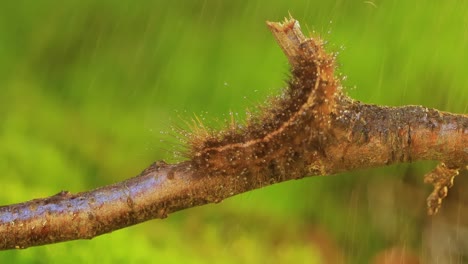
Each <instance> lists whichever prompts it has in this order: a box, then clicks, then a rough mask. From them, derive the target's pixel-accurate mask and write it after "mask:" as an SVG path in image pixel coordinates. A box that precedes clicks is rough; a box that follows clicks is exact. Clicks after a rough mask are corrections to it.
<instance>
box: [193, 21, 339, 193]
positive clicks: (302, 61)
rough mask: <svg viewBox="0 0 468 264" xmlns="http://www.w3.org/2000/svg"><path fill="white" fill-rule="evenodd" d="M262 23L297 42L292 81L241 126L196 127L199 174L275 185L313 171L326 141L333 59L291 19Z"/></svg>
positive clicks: (334, 84)
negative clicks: (223, 127) (222, 127)
mask: <svg viewBox="0 0 468 264" xmlns="http://www.w3.org/2000/svg"><path fill="white" fill-rule="evenodd" d="M267 24H268V26H269V27H270V29H271V30H272V31H273V32H274V33H275V34H274V35H275V37H276V39H277V41H278V42H284V41H293V42H294V43H298V44H299V45H297V46H298V48H297V49H295V50H293V51H291V50H289V51H288V52H289V54H288V58H289V60H290V64H291V78H290V80H289V81H288V83H287V84H288V85H287V88H286V89H285V90H284V92H283V94H282V95H281V96H279V97H276V98H273V99H270V105H268V106H264V107H262V108H261V109H260V111H259V113H258V115H256V116H254V117H251V118H249V119H248V120H247V121H246V124H245V126H243V128H240V127H239V126H237V125H236V124H235V123H234V122H232V124H231V126H230V127H228V128H227V129H225V130H223V131H220V132H209V131H207V130H206V129H204V128H200V129H198V131H197V133H194V135H193V136H192V137H191V138H190V140H189V142H190V150H189V156H190V157H191V161H190V162H191V166H192V167H193V168H194V169H195V171H198V172H200V176H206V175H209V176H221V175H229V176H237V177H242V179H243V180H244V181H246V182H251V183H253V184H255V183H259V182H261V180H265V179H267V181H266V182H276V181H278V180H280V179H283V178H284V177H285V174H286V172H287V173H288V177H290V178H301V177H303V176H305V175H306V174H307V173H308V172H311V170H316V169H317V166H316V165H314V164H313V163H314V160H316V157H317V155H321V153H320V146H321V144H322V141H323V140H327V138H325V136H323V132H324V131H325V130H327V129H328V127H329V123H330V120H331V115H332V114H333V111H334V106H335V100H336V98H337V96H338V95H339V94H341V86H340V84H339V81H338V80H337V79H336V78H335V77H334V68H335V66H334V65H335V64H334V59H335V58H334V55H330V54H327V53H326V52H325V51H324V48H323V42H322V41H321V40H320V39H319V38H305V37H304V35H302V33H301V31H300V27H299V24H298V22H297V21H296V20H294V19H289V20H285V21H284V23H282V24H277V23H270V22H268V23H267ZM280 46H283V45H280ZM201 174H203V175H201ZM258 177H262V179H260V178H258ZM252 181H253V182H252Z"/></svg>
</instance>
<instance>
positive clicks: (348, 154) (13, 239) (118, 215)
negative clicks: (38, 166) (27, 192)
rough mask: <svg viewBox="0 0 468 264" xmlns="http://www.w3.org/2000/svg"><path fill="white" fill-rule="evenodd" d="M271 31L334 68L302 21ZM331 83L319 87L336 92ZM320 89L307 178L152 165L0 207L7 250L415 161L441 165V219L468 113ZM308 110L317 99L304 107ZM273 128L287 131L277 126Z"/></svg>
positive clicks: (290, 49) (461, 157)
mask: <svg viewBox="0 0 468 264" xmlns="http://www.w3.org/2000/svg"><path fill="white" fill-rule="evenodd" d="M268 25H269V27H270V30H271V31H272V32H273V34H274V36H275V37H276V39H277V40H278V43H279V45H280V46H281V48H282V49H283V51H284V52H285V54H286V56H287V57H288V59H289V62H290V64H291V66H292V68H293V71H294V69H296V67H299V66H298V65H300V67H304V65H307V63H308V60H309V59H310V58H311V57H310V56H312V57H313V56H315V57H313V59H314V61H313V63H311V65H312V66H313V67H317V68H316V69H313V71H312V72H316V73H317V75H319V74H320V72H321V71H329V70H330V71H331V70H332V69H328V68H327V67H322V68H321V67H319V66H320V64H317V61H319V60H320V58H316V57H317V56H318V57H320V56H322V55H324V54H321V53H320V52H317V48H320V47H319V46H320V45H321V44H320V41H318V42H317V41H315V42H314V41H313V40H311V39H306V38H305V37H304V36H303V35H302V33H301V31H300V27H299V24H298V23H297V21H295V20H293V19H291V20H288V21H286V22H284V23H268ZM317 45H318V46H317ZM305 55H307V56H309V57H304V56H305ZM304 63H305V64H304ZM317 65H319V66H317ZM312 66H311V67H312ZM325 66H327V65H325ZM328 66H329V65H328ZM324 69H325V70H324ZM302 73H304V72H302ZM328 73H330V72H328ZM324 74H325V75H324V76H327V73H324ZM299 75H300V74H299ZM324 78H325V79H324ZM326 78H327V77H323V78H322V80H321V81H322V82H324V83H325V84H330V83H331V84H333V85H338V84H336V83H333V82H331V81H330V80H328V79H326ZM317 83H318V82H317ZM322 86H323V87H322ZM328 86H330V85H328ZM332 88H335V92H333V98H331V99H332V100H331V102H330V100H329V98H327V96H330V94H327V91H328V90H324V91H321V90H320V89H332ZM314 89H316V91H315V93H316V94H315V95H314V96H315V97H314V100H316V101H314V102H312V104H310V105H309V106H311V109H312V110H313V111H314V112H313V113H315V115H316V116H317V115H321V117H320V118H315V119H314V120H315V121H314V122H312V124H313V125H315V127H307V126H304V127H303V130H304V131H301V133H302V134H301V135H302V136H301V137H306V136H307V135H308V133H309V134H310V135H311V136H310V137H309V138H311V139H313V140H307V141H306V140H304V141H301V140H302V138H297V137H295V138H294V140H293V141H292V142H293V143H294V144H297V145H301V144H302V143H301V142H306V143H307V144H305V143H304V144H303V147H302V148H301V152H300V153H301V154H302V155H304V157H303V161H302V162H300V163H297V162H296V165H295V166H302V167H301V169H300V170H298V171H300V173H298V171H296V173H291V174H289V173H288V171H284V172H281V173H280V172H278V168H277V167H275V166H274V165H275V164H274V163H273V162H274V161H270V163H268V164H265V166H266V168H270V169H269V170H260V171H259V172H260V173H259V174H257V175H255V180H249V179H246V177H244V175H241V174H239V173H232V175H227V174H226V173H219V172H215V171H213V170H211V171H210V170H206V169H203V168H202V167H201V166H200V163H199V162H194V161H193V160H189V161H186V162H182V163H179V164H173V165H170V164H166V163H164V162H155V163H154V164H152V165H151V166H150V167H149V168H147V169H146V170H144V171H143V172H142V173H141V174H140V175H138V176H137V177H134V178H131V179H128V180H126V181H123V182H120V183H116V184H113V185H109V186H105V187H102V188H99V189H96V190H92V191H88V192H83V193H78V194H71V193H69V192H65V191H64V192H61V193H59V194H56V195H54V196H51V197H49V198H43V199H36V200H32V201H28V202H25V203H21V204H14V205H8V206H3V207H0V249H14V248H27V247H31V246H37V245H44V244H50V243H56V242H61V241H67V240H74V239H90V238H93V237H95V236H98V235H101V234H104V233H108V232H111V231H113V230H117V229H120V228H124V227H127V226H131V225H135V224H137V223H141V222H144V221H147V220H150V219H155V218H165V217H167V215H168V214H170V213H172V212H175V211H179V210H183V209H185V208H190V207H194V206H198V205H203V204H207V203H213V202H215V203H217V202H220V201H222V200H223V199H225V198H227V197H230V196H233V195H236V194H239V193H243V192H247V191H249V190H253V189H257V188H261V187H263V186H267V185H271V184H274V183H277V182H282V181H287V180H291V179H297V178H301V177H305V176H314V175H329V174H335V173H338V172H344V171H350V170H354V169H361V168H368V167H376V166H385V165H390V164H395V163H401V162H413V161H417V160H438V161H440V162H441V164H440V165H439V166H438V167H437V168H436V169H435V170H434V171H432V172H431V173H429V174H428V175H426V179H425V180H426V182H428V183H432V184H434V186H435V188H434V192H433V193H432V194H431V195H430V196H429V198H428V208H429V213H430V214H432V213H436V212H437V210H438V208H439V207H440V203H441V200H442V199H443V198H444V197H445V196H446V195H447V190H448V188H449V187H451V185H452V184H453V178H454V176H455V175H457V173H458V171H459V170H460V169H464V168H465V167H466V165H467V164H468V116H467V115H463V114H451V113H445V112H441V111H438V110H434V109H428V108H425V107H421V106H404V107H385V106H376V105H368V104H362V103H360V102H358V101H353V100H352V99H350V98H348V97H347V96H345V95H343V94H342V93H341V92H339V91H338V90H337V89H336V87H327V85H315V87H314ZM321 93H322V94H321ZM317 98H318V99H319V100H318V101H317ZM307 103H311V102H309V101H308V102H304V104H307ZM327 103H329V104H327ZM317 104H319V107H316V105H317ZM320 104H322V105H320ZM330 104H331V105H330ZM313 107H315V108H313ZM299 109H302V108H299ZM298 111H299V110H298ZM291 116H293V117H294V115H291ZM322 116H324V117H322ZM291 120H292V117H291V118H290V119H288V120H287V121H285V122H290V123H292V121H294V120H292V121H291ZM325 124H326V125H325ZM276 131H280V132H284V131H288V130H286V128H284V129H283V127H280V128H277V129H276ZM278 135H279V134H278ZM270 138H272V136H271V135H264V137H263V138H261V139H254V140H251V141H253V142H261V141H264V142H267V140H270ZM236 144H237V145H239V146H240V145H242V144H240V143H236ZM244 145H245V144H244ZM249 146H250V145H249ZM301 146H302V145H301ZM227 147H231V146H227ZM227 147H225V146H222V147H219V146H218V147H216V149H221V148H223V149H226V148H227ZM284 147H285V148H286V147H288V146H284ZM213 149H215V148H213ZM291 162H293V161H291ZM282 168H285V167H284V166H283V167H282ZM286 168H287V167H286ZM228 174H229V173H228Z"/></svg>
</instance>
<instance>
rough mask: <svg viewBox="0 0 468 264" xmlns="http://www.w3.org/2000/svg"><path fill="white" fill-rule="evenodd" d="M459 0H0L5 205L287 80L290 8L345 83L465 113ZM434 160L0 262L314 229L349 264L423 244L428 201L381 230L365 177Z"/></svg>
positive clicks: (306, 233)
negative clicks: (273, 25) (278, 39)
mask: <svg viewBox="0 0 468 264" xmlns="http://www.w3.org/2000/svg"><path fill="white" fill-rule="evenodd" d="M467 10H468V5H467V4H465V2H463V1H429V3H428V1H403V0H391V1H339V0H336V1H309V0H305V1H260V0H257V1H247V0H241V1H217V0H205V1H195V0H190V1H180V0H175V1H127V0H123V1H110V0H108V1H105V0H102V1H92V0H81V1H65V2H63V1H53V0H39V1H27V0H22V1H10V2H4V3H2V4H0V171H1V173H0V190H1V191H0V204H11V203H17V202H22V201H25V200H29V199H33V198H38V197H44V196H48V195H52V194H54V193H57V192H59V191H60V190H64V189H65V190H69V191H72V192H78V191H84V190H88V189H92V188H95V187H98V186H101V185H105V184H110V183H113V182H117V181H120V180H123V179H125V178H128V177H131V176H134V175H136V174H138V173H139V171H141V170H142V169H144V168H145V167H146V166H148V165H149V164H150V163H151V162H153V161H154V160H160V159H165V160H169V161H172V162H175V161H178V160H181V159H182V158H181V157H178V156H175V155H174V152H175V151H179V150H180V149H181V148H183V147H181V146H180V145H181V141H180V139H178V138H177V137H178V135H177V133H176V132H174V129H173V127H176V126H183V124H184V122H185V121H186V120H190V119H191V118H192V117H193V116H194V114H195V115H197V116H200V117H201V118H202V119H204V120H206V122H207V124H212V125H213V126H219V124H222V123H223V122H224V121H223V120H225V119H227V117H228V114H229V112H232V113H234V114H236V115H238V116H239V119H242V117H243V116H244V110H245V109H246V108H247V107H250V108H251V107H252V105H256V104H259V103H262V102H263V101H264V100H265V98H266V97H267V96H268V95H271V94H277V93H278V91H279V90H280V89H281V87H283V86H284V81H285V80H286V79H287V72H288V66H287V62H286V59H285V57H284V55H283V54H282V52H281V50H280V49H279V47H278V46H277V44H276V43H275V41H274V39H273V37H272V36H271V34H270V32H268V30H267V28H266V26H265V21H266V20H271V21H277V20H282V19H283V17H285V16H288V12H289V13H291V14H292V15H293V16H294V17H295V18H297V19H298V20H299V21H300V22H301V25H302V28H303V30H304V31H306V32H307V31H309V32H313V34H316V35H320V36H321V37H322V38H324V39H326V40H327V41H328V44H327V49H328V50H330V51H333V52H338V53H339V55H338V62H339V72H340V73H342V74H345V75H346V76H347V78H345V80H344V86H345V87H346V91H347V93H348V94H349V95H350V96H352V97H353V98H355V99H358V100H362V101H364V102H369V103H376V104H386V105H404V104H422V105H425V106H428V107H435V108H438V109H441V110H445V111H451V112H459V113H466V112H467V108H468V104H467V99H468V92H467V91H468V88H467V87H468V78H467V76H466V69H467V68H468V60H467V59H466V57H467V53H466V52H465V51H466V50H467V49H468V44H467V43H468V42H467V41H468V40H467V36H468V34H467V32H466V28H468V20H467V19H466V15H467ZM217 120H218V121H217ZM430 165H431V164H429V165H428V164H417V165H411V166H407V165H402V166H394V167H390V168H383V169H376V170H367V171H360V172H357V173H353V174H345V175H340V176H338V177H316V178H308V179H304V180H301V181H295V182H288V183H283V184H279V185H276V186H271V187H268V188H265V189H263V190H257V191H254V192H250V193H247V194H243V195H239V196H236V197H234V198H231V199H229V200H227V201H224V202H223V203H220V204H216V205H208V206H205V207H200V208H194V209H190V210H186V211H184V212H180V213H176V214H174V215H171V216H169V218H167V219H165V220H155V221H150V222H147V223H144V224H141V225H138V226H135V227H130V228H126V229H124V230H119V231H116V232H114V233H112V234H108V235H104V236H101V237H98V238H95V239H93V240H90V241H73V242H68V243H61V244H56V245H49V246H43V247H36V248H30V249H27V250H22V251H8V252H0V263H51V262H65V263H83V262H84V263H90V262H91V263H92V262H100V263H151V262H159V263H322V262H324V261H325V260H324V258H325V257H324V254H323V251H324V249H323V248H321V245H320V244H321V241H322V242H323V240H320V239H318V238H317V237H318V235H317V234H318V233H321V234H322V236H321V237H326V239H325V240H331V241H334V242H333V243H332V244H334V245H335V246H333V247H331V248H333V250H332V252H334V253H332V254H341V255H343V256H344V257H345V258H346V259H348V260H350V261H352V262H356V263H363V262H367V260H369V259H370V258H372V256H373V255H374V254H375V253H376V252H378V251H379V250H382V249H384V248H386V247H387V246H392V245H395V244H400V243H404V244H405V245H407V247H410V248H414V250H416V251H418V250H420V248H421V244H422V241H421V240H422V238H421V237H420V229H419V227H418V221H420V219H421V217H424V202H421V203H420V204H418V205H417V206H418V207H420V211H418V213H417V214H416V215H415V214H414V213H413V214H407V213H405V212H399V215H398V217H399V218H398V219H397V220H395V223H396V224H395V226H396V227H395V226H394V230H393V231H391V232H390V233H391V234H388V233H386V232H382V231H381V230H380V229H379V228H378V227H376V226H374V225H373V224H372V223H371V220H370V219H371V218H372V216H373V214H374V213H375V208H372V207H371V206H370V205H369V202H368V201H367V200H366V199H369V197H371V196H370V194H369V191H367V189H368V182H369V181H373V182H374V183H375V182H376V181H377V182H378V181H379V179H383V178H395V179H397V180H398V179H401V178H402V177H400V176H399V175H402V174H408V171H413V172H415V174H418V175H422V173H423V172H424V171H426V170H427V169H428V168H430ZM380 175H382V176H380ZM410 177H412V176H410ZM375 178H376V179H375ZM415 178H417V177H416V176H415ZM417 180H420V181H422V180H421V177H419V178H417ZM377 185H378V184H377ZM417 185H418V186H419V187H421V188H423V187H422V184H420V183H417ZM426 190H427V189H426ZM419 194H420V195H422V196H425V195H426V193H424V192H420V193H419ZM414 195H416V194H414ZM422 199H424V197H422ZM317 230H322V231H317ZM402 230H403V231H402ZM392 232H393V233H392ZM394 233H398V234H400V236H398V235H392V234H394ZM402 233H403V235H402ZM402 236H403V237H402ZM322 246H323V245H322ZM337 252H339V253H337Z"/></svg>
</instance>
